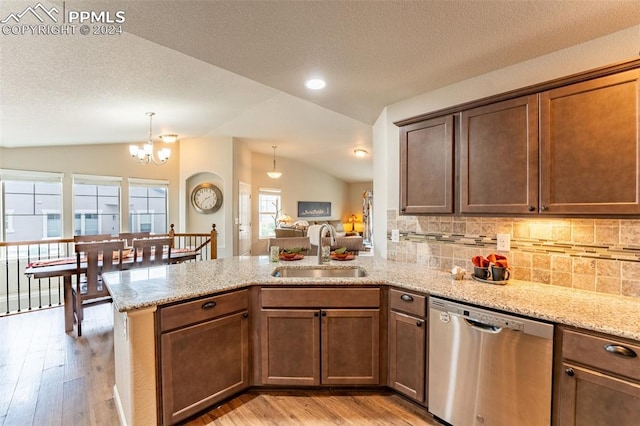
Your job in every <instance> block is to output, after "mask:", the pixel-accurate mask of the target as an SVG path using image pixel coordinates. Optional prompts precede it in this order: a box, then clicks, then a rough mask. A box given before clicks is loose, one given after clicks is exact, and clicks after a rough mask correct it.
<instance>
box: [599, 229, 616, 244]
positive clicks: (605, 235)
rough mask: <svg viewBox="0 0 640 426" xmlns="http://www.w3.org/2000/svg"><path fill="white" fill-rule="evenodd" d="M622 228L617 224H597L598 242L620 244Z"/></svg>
mask: <svg viewBox="0 0 640 426" xmlns="http://www.w3.org/2000/svg"><path fill="white" fill-rule="evenodd" d="M619 243H620V228H619V227H617V226H596V244H606V245H612V244H619Z"/></svg>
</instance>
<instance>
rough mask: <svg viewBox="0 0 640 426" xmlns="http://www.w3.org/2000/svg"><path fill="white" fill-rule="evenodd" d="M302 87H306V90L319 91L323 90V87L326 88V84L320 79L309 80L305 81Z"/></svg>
mask: <svg viewBox="0 0 640 426" xmlns="http://www.w3.org/2000/svg"><path fill="white" fill-rule="evenodd" d="M304 85H305V86H307V88H308V89H312V90H320V89H324V86H326V85H327V83H325V81H324V80H322V79H320V78H312V79H311V80H307V81H306V82H305V83H304Z"/></svg>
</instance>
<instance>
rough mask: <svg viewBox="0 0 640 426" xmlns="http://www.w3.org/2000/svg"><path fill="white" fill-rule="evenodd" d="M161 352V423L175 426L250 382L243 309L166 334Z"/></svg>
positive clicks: (247, 340)
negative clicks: (233, 313)
mask: <svg viewBox="0 0 640 426" xmlns="http://www.w3.org/2000/svg"><path fill="white" fill-rule="evenodd" d="M221 348H224V349H223V350H222V349H221ZM161 352H162V354H161V367H160V368H161V380H162V386H161V388H162V411H163V423H164V424H174V423H176V422H179V421H181V420H184V419H185V418H187V417H189V416H191V415H193V414H195V413H197V412H198V411H200V410H202V409H204V408H207V407H209V406H211V405H212V404H214V403H215V402H217V401H220V400H222V399H224V398H227V397H229V396H231V395H233V394H235V393H237V392H240V391H241V390H243V389H245V388H247V387H248V386H249V320H248V319H247V313H246V312H241V313H237V314H235V315H231V316H228V317H224V318H220V319H216V320H212V321H208V322H205V323H201V324H198V325H194V326H191V327H186V328H181V329H178V330H175V331H172V332H169V333H165V334H163V335H162V336H161Z"/></svg>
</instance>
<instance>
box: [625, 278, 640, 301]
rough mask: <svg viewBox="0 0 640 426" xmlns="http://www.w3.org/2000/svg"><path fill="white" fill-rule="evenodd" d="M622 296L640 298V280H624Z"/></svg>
mask: <svg viewBox="0 0 640 426" xmlns="http://www.w3.org/2000/svg"><path fill="white" fill-rule="evenodd" d="M622 295H623V296H630V297H640V280H622Z"/></svg>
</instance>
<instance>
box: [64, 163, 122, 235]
mask: <svg viewBox="0 0 640 426" xmlns="http://www.w3.org/2000/svg"><path fill="white" fill-rule="evenodd" d="M121 181H122V179H121V178H112V177H103V176H84V175H75V176H74V177H73V215H74V221H73V227H74V229H73V235H95V234H111V235H118V234H119V233H120V184H121Z"/></svg>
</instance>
